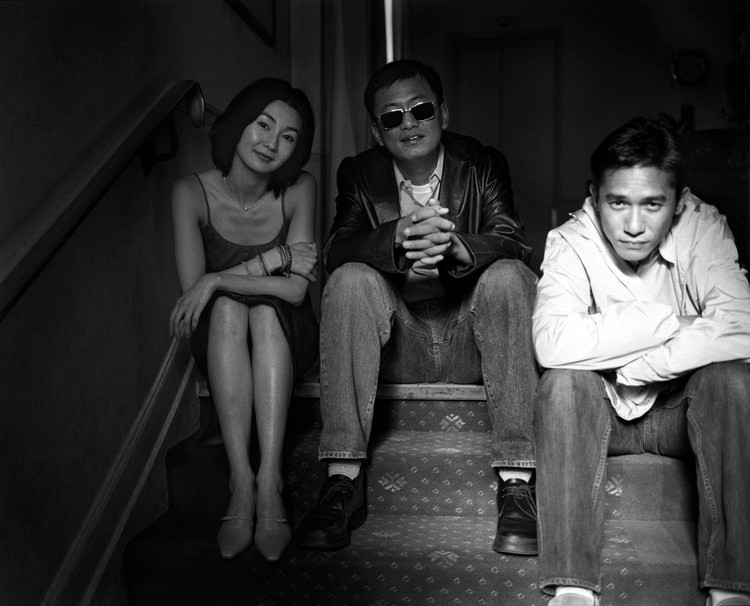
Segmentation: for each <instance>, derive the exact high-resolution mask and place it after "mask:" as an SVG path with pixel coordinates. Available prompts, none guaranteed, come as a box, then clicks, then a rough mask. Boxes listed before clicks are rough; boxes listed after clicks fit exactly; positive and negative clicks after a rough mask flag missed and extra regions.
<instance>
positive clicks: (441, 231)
mask: <svg viewBox="0 0 750 606" xmlns="http://www.w3.org/2000/svg"><path fill="white" fill-rule="evenodd" d="M448 212H449V210H448V209H447V208H445V207H444V206H440V201H439V200H437V199H436V198H430V199H429V200H428V202H427V204H426V205H425V206H424V207H423V208H420V209H418V210H416V211H414V212H412V213H409V214H408V215H406V216H405V217H403V218H401V219H400V220H399V222H398V225H397V227H396V243H397V244H400V245H401V246H402V247H403V248H404V250H405V251H406V253H405V256H406V258H407V259H410V260H412V261H413V263H412V269H415V270H418V269H433V268H435V266H437V264H438V263H440V262H441V261H442V260H443V259H445V257H446V255H449V254H450V251H449V249H450V248H451V245H453V244H454V243H455V242H456V241H457V238H456V237H455V235H454V234H453V230H454V229H455V227H456V226H455V224H454V223H453V221H450V220H449V219H446V218H445V215H446V214H447V213H448Z"/></svg>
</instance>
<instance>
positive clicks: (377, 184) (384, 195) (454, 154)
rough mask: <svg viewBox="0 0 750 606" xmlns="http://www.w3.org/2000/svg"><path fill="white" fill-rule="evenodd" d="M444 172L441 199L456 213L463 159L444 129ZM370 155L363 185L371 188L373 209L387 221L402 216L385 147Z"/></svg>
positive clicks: (463, 165) (462, 194)
mask: <svg viewBox="0 0 750 606" xmlns="http://www.w3.org/2000/svg"><path fill="white" fill-rule="evenodd" d="M441 142H442V145H443V153H444V155H443V175H442V180H441V182H440V196H439V197H440V200H441V201H442V202H443V205H444V206H446V207H447V208H449V209H450V211H451V215H452V216H454V217H455V216H456V215H457V214H458V210H459V209H460V207H461V202H462V200H463V197H464V191H463V190H464V185H465V181H466V180H465V179H463V178H461V176H462V171H463V169H464V167H465V164H466V159H465V158H464V157H463V156H462V154H461V153H460V150H458V149H457V146H456V145H455V142H454V140H453V138H452V137H451V135H450V133H447V132H445V131H443V136H442V141H441ZM372 152H373V155H372V157H371V158H369V159H368V165H367V168H366V169H365V171H366V174H367V184H366V186H367V187H368V188H369V190H370V195H371V199H372V205H373V207H374V208H375V213H376V214H377V217H378V221H379V222H380V223H381V224H382V223H387V222H388V221H394V220H396V219H399V218H400V217H401V210H400V205H399V193H398V183H397V182H396V175H395V173H394V171H393V160H392V158H391V155H390V154H389V153H388V152H387V151H386V150H385V148H384V147H377V148H374V149H373V150H372Z"/></svg>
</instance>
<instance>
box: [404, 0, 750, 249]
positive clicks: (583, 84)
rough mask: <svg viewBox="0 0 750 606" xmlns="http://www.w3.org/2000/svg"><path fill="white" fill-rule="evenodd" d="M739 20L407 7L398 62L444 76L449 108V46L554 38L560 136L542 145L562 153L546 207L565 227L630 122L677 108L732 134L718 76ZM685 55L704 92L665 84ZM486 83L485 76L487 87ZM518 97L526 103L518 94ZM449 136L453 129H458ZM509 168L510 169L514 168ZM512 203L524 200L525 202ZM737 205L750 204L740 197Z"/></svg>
mask: <svg viewBox="0 0 750 606" xmlns="http://www.w3.org/2000/svg"><path fill="white" fill-rule="evenodd" d="M746 10H747V2H746V1H745V0H717V1H715V2H704V1H703V0H660V1H659V2H648V1H645V0H634V1H632V2H619V3H617V2H601V1H599V0H576V1H574V2H569V1H563V0H506V1H504V2H495V1H492V0H465V1H463V2H461V3H457V2H453V1H451V0H409V1H408V2H407V3H406V16H407V19H406V23H407V25H406V38H405V39H406V49H405V52H406V53H407V55H409V56H412V57H414V58H418V59H422V60H424V61H425V62H427V63H430V64H432V65H434V66H435V67H436V68H437V69H438V70H439V71H440V72H441V73H442V74H443V75H444V77H445V84H446V97H447V101H448V104H449V106H450V102H451V94H452V91H453V90H455V89H454V87H455V85H456V83H455V82H453V81H452V74H451V56H450V41H451V39H453V38H456V37H459V36H467V35H481V34H489V35H490V36H492V35H503V33H505V32H512V31H521V32H524V31H549V32H553V33H554V34H555V35H557V36H558V40H559V57H558V61H559V75H560V82H559V96H558V99H557V102H558V104H559V106H558V115H559V118H560V119H559V126H558V129H559V130H558V133H557V135H558V137H557V141H555V139H556V137H555V133H553V132H550V133H548V140H549V142H550V145H554V144H555V142H556V143H557V145H558V149H559V150H560V154H559V158H558V161H557V174H558V184H557V185H558V187H557V194H556V199H555V200H553V201H550V203H551V204H552V205H553V206H554V207H555V209H556V210H557V219H558V220H559V221H563V220H565V218H566V214H567V212H568V211H570V210H572V209H574V208H577V207H578V206H580V203H581V201H582V197H583V193H584V191H585V185H586V181H587V178H588V160H589V156H590V153H591V151H592V150H593V149H594V147H595V146H596V144H597V143H598V142H599V141H600V140H601V139H602V138H603V137H604V135H605V134H606V133H608V132H610V131H611V130H612V129H613V128H614V127H615V126H617V125H619V124H621V123H622V122H624V121H625V120H627V119H629V118H631V117H633V116H635V115H647V116H651V117H656V116H657V115H658V114H659V113H660V112H665V113H667V114H670V115H672V116H674V117H675V118H679V117H680V112H681V106H682V105H693V106H694V107H695V127H696V128H697V129H701V130H703V129H716V128H726V127H728V126H729V122H728V120H727V117H726V115H725V114H726V112H727V110H728V107H729V105H728V99H727V97H726V95H725V91H724V84H725V83H724V81H723V79H722V75H721V72H722V68H723V66H725V65H726V64H728V63H729V62H730V61H732V60H733V59H735V58H736V52H735V50H734V49H733V47H732V38H731V35H730V22H731V18H732V17H734V16H735V15H738V14H740V13H741V12H742V11H746ZM685 50H698V51H702V52H704V53H706V54H707V55H708V57H709V59H710V62H711V71H710V75H709V77H708V79H707V80H706V81H705V83H703V84H701V85H698V86H694V87H687V86H683V85H680V84H678V83H676V82H675V81H674V80H673V79H672V78H671V75H670V64H671V61H672V57H673V56H674V54H675V53H678V52H680V51H685ZM491 78H492V74H487V86H488V87H491V86H492V81H491ZM517 95H518V96H519V97H520V98H523V95H524V91H523V90H519V91H517ZM452 126H453V127H455V128H456V129H460V126H461V125H460V124H453V125H452ZM509 160H510V164H511V168H512V167H513V166H514V162H513V158H509ZM517 195H518V196H519V197H520V198H523V192H521V191H518V192H517ZM742 199H743V200H744V201H745V203H746V202H747V196H746V195H744V196H742ZM709 201H711V200H709ZM740 203H741V202H740ZM746 208H747V205H746V204H745V207H744V209H740V211H739V212H738V213H737V214H738V215H739V216H742V215H743V214H745V215H746V214H747V210H746ZM521 210H522V209H521ZM728 210H730V211H732V210H733V209H728ZM735 236H736V237H737V238H738V239H740V238H743V237H744V236H743V234H741V233H736V234H735Z"/></svg>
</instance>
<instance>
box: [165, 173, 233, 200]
mask: <svg viewBox="0 0 750 606" xmlns="http://www.w3.org/2000/svg"><path fill="white" fill-rule="evenodd" d="M217 179H221V173H220V172H219V171H218V170H217V169H215V168H212V169H209V170H204V171H203V172H199V173H197V172H196V173H190V174H188V175H183V176H182V177H179V178H178V179H176V180H175V181H174V183H173V184H172V192H173V193H174V192H178V193H182V194H192V195H198V196H199V197H201V198H202V197H203V190H204V189H205V188H206V186H207V185H208V186H210V185H212V184H214V182H215V181H216V180H217Z"/></svg>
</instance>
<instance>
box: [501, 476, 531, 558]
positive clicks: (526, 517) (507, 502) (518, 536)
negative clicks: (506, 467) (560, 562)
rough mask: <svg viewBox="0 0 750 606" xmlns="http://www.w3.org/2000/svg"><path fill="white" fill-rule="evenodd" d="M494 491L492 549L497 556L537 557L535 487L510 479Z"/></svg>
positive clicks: (516, 479)
mask: <svg viewBox="0 0 750 606" xmlns="http://www.w3.org/2000/svg"><path fill="white" fill-rule="evenodd" d="M500 482H502V480H500V479H498V490H497V512H498V514H497V534H496V535H495V541H494V542H493V544H492V549H494V550H495V551H497V552H498V553H509V554H514V555H536V554H537V553H538V552H539V548H538V546H537V539H536V511H537V510H536V487H535V486H534V485H533V484H529V483H528V482H526V481H524V480H519V479H518V478H511V479H510V480H506V481H505V482H503V483H502V484H500Z"/></svg>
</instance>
